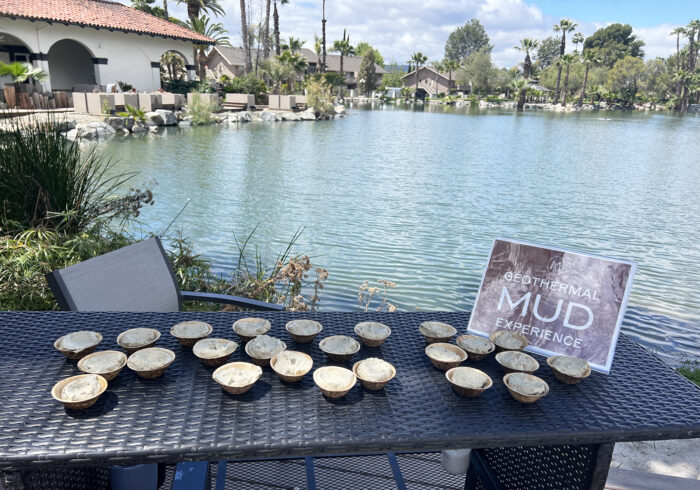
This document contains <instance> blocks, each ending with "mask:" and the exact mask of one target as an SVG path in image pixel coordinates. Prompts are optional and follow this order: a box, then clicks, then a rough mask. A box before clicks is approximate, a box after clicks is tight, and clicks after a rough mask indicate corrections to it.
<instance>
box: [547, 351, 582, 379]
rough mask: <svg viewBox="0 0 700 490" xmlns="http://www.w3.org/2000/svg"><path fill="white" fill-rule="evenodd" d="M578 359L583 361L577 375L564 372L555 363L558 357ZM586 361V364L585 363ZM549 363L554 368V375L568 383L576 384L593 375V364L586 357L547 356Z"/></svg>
mask: <svg viewBox="0 0 700 490" xmlns="http://www.w3.org/2000/svg"><path fill="white" fill-rule="evenodd" d="M566 358H569V359H577V360H578V361H582V362H581V364H582V366H581V373H580V374H579V375H577V376H574V375H571V374H566V373H562V372H561V371H559V370H558V369H557V368H556V366H555V365H554V363H555V362H556V361H557V359H566ZM583 363H585V365H584V364H583ZM547 364H548V365H549V367H550V368H552V373H553V374H554V377H555V378H557V379H558V380H559V381H561V382H562V383H566V384H568V385H575V384H576V383H578V382H580V381H582V380H584V379H586V378H587V377H588V376H590V375H591V366H590V365H589V364H588V361H587V360H585V359H579V358H576V357H569V356H552V357H548V358H547Z"/></svg>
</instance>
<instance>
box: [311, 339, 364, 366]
mask: <svg viewBox="0 0 700 490" xmlns="http://www.w3.org/2000/svg"><path fill="white" fill-rule="evenodd" d="M340 337H342V339H343V341H345V342H347V343H348V344H349V346H350V347H351V348H352V352H349V353H346V352H343V353H338V352H334V351H329V350H328V347H329V346H328V344H329V343H331V342H333V340H335V339H337V338H340ZM318 347H319V349H321V350H322V351H323V352H325V354H326V355H327V356H328V359H330V360H331V361H333V362H347V361H349V360H350V358H352V356H354V355H355V354H357V352H358V351H359V350H360V343H359V342H358V341H357V340H355V339H353V338H352V337H348V336H347V335H331V336H330V337H326V338H324V339H323V340H321V342H319V343H318Z"/></svg>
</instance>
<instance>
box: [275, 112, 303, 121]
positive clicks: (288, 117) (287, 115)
mask: <svg viewBox="0 0 700 490" xmlns="http://www.w3.org/2000/svg"><path fill="white" fill-rule="evenodd" d="M280 116H281V117H282V120H283V121H299V120H300V119H299V114H297V113H296V112H283V113H282V114H280Z"/></svg>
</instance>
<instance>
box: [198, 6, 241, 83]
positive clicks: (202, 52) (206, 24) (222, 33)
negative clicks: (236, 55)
mask: <svg viewBox="0 0 700 490" xmlns="http://www.w3.org/2000/svg"><path fill="white" fill-rule="evenodd" d="M210 20H211V19H209V17H207V16H206V15H203V16H201V17H199V18H197V19H195V20H189V21H187V27H189V28H190V29H192V30H193V31H194V32H197V33H199V34H202V35H204V36H207V37H208V38H211V39H213V40H214V41H215V42H216V45H217V46H231V43H230V42H229V39H228V36H227V35H226V34H228V33H227V31H226V29H224V25H223V24H222V23H221V22H217V23H215V24H214V23H210ZM194 48H195V50H196V51H197V56H196V58H195V59H196V62H197V76H198V77H199V79H200V80H204V78H205V76H206V68H205V66H206V64H207V55H206V51H207V49H208V48H209V45H207V44H195V45H194Z"/></svg>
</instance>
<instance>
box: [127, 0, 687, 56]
mask: <svg viewBox="0 0 700 490" xmlns="http://www.w3.org/2000/svg"><path fill="white" fill-rule="evenodd" d="M249 1H250V5H251V6H252V18H253V22H254V23H257V22H258V21H259V20H260V13H261V12H262V11H263V10H264V7H265V3H264V0H249ZM122 2H123V3H127V4H128V3H129V2H128V1H127V0H122ZM321 2H322V0H291V2H290V3H289V4H287V5H278V9H279V14H280V30H281V33H282V37H285V38H286V37H288V36H290V35H291V36H294V37H299V38H301V39H303V40H305V41H306V46H307V47H310V48H313V38H314V34H318V35H320V34H321ZM221 3H222V4H223V5H224V8H225V10H226V15H225V16H224V18H223V19H219V20H221V21H222V22H223V23H224V26H225V27H226V28H227V29H228V30H229V32H230V34H231V36H230V37H231V41H232V42H233V43H234V44H236V45H239V44H240V11H239V5H240V1H239V0H223V1H222V2H221ZM169 5H170V11H171V15H176V16H179V17H180V18H186V16H187V14H186V9H185V7H184V5H182V4H176V3H175V2H174V1H173V0H170V3H169ZM603 15H604V14H603V13H601V17H603ZM326 18H327V19H328V23H327V27H326V29H327V37H328V40H329V41H328V44H329V45H330V44H331V43H332V41H333V40H335V39H339V38H340V37H341V36H342V35H343V29H347V31H348V33H349V34H350V40H351V42H352V43H353V44H354V43H357V42H358V41H367V42H369V43H370V44H372V45H373V46H374V47H376V48H377V49H379V51H380V52H381V53H382V55H384V59H385V60H387V62H388V61H389V60H392V59H393V60H395V61H397V62H398V63H405V62H406V60H408V58H410V56H411V53H413V52H414V51H422V52H423V53H424V54H425V55H427V56H428V58H429V59H430V60H437V59H441V58H442V57H443V55H444V49H445V41H446V40H447V36H448V35H449V33H450V32H451V31H452V30H454V29H455V28H456V27H458V26H460V25H463V24H464V23H465V22H466V21H468V20H469V19H471V18H478V19H479V20H480V21H481V23H482V24H484V27H485V28H486V31H487V33H488V35H489V37H490V39H491V43H492V44H493V45H494V50H493V60H494V63H496V64H497V65H499V66H506V67H510V66H513V65H515V64H516V63H519V62H520V61H521V58H522V54H521V53H520V52H519V51H517V50H515V49H513V47H514V46H516V45H518V44H519V41H520V39H523V38H525V37H530V38H536V39H542V38H544V37H547V36H551V35H555V34H554V33H553V32H552V26H553V25H554V24H555V23H556V22H558V20H559V19H558V18H555V17H552V16H550V15H547V14H545V13H544V12H543V11H542V9H541V8H540V7H538V6H537V5H536V2H528V1H527V0H432V1H426V0H384V1H382V0H380V1H377V0H344V1H339V0H326ZM573 20H574V21H576V19H573ZM607 24H609V22H606V21H605V19H601V21H600V22H594V23H579V26H578V28H577V31H580V32H582V33H583V34H584V35H586V36H588V35H591V34H593V32H595V30H596V29H599V28H600V27H604V26H605V25H607ZM672 28H673V26H671V25H670V24H660V25H658V26H654V27H644V28H635V34H637V36H638V37H640V38H641V39H643V40H644V41H645V42H646V46H645V48H644V49H645V52H646V54H647V58H653V57H656V56H668V55H669V54H670V53H671V52H673V51H674V50H675V38H673V37H671V36H668V33H669V32H671V29H672ZM567 44H568V45H569V49H573V46H572V45H571V43H567Z"/></svg>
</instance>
